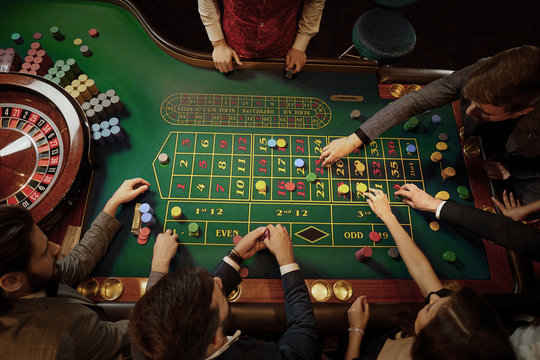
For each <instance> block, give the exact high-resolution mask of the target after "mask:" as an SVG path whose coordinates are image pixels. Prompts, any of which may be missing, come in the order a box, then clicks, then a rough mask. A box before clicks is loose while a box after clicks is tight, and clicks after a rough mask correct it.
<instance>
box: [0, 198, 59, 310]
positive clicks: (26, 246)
mask: <svg viewBox="0 0 540 360" xmlns="http://www.w3.org/2000/svg"><path fill="white" fill-rule="evenodd" d="M0 247H1V248H2V251H1V252H0V291H1V293H0V302H1V305H6V303H5V302H6V299H8V298H11V299H13V298H17V297H20V296H24V295H27V294H30V293H33V292H36V291H40V290H44V289H48V288H50V287H52V288H54V287H56V286H57V284H58V280H59V278H60V270H59V267H58V264H57V259H58V255H59V253H60V246H59V245H57V244H54V243H52V242H50V241H49V240H48V239H47V236H46V235H45V234H44V233H43V232H42V231H41V229H40V228H39V227H38V226H37V225H35V224H34V220H33V219H32V215H31V214H30V212H29V211H28V210H26V209H25V208H23V207H21V206H12V205H2V206H0ZM1 305H0V306H1Z"/></svg>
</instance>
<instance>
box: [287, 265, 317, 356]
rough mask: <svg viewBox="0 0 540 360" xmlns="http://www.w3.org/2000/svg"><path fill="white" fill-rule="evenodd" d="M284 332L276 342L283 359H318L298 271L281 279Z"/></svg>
mask: <svg viewBox="0 0 540 360" xmlns="http://www.w3.org/2000/svg"><path fill="white" fill-rule="evenodd" d="M282 281H283V291H284V293H285V311H286V313H287V331H285V333H284V334H283V335H282V336H281V338H280V339H279V342H278V347H279V351H280V353H281V355H282V358H283V359H306V360H307V359H316V358H320V349H319V346H318V342H317V329H316V327H315V316H314V315H313V306H312V304H311V299H310V297H309V293H308V290H307V287H306V283H305V282H304V278H303V277H302V273H301V272H300V270H295V271H291V272H289V273H287V274H285V275H283V279H282Z"/></svg>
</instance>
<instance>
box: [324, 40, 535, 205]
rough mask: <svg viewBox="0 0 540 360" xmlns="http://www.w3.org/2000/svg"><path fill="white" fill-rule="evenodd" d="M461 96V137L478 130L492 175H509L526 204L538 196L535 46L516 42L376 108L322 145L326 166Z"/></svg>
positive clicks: (470, 134)
mask: <svg viewBox="0 0 540 360" xmlns="http://www.w3.org/2000/svg"><path fill="white" fill-rule="evenodd" d="M458 99H459V100H460V106H461V113H462V114H461V115H462V118H463V124H464V128H465V133H464V138H465V139H468V138H469V137H470V136H472V135H480V136H482V138H483V146H484V148H485V149H486V150H487V152H488V153H489V154H492V155H493V156H495V157H497V159H494V160H489V161H485V162H484V169H485V170H486V173H487V175H488V177H489V178H491V179H509V178H511V179H512V182H513V186H514V189H515V191H516V195H517V196H518V197H519V198H520V199H521V201H522V203H524V204H527V203H530V202H533V201H536V200H538V199H540V48H538V47H536V46H528V45H524V46H520V47H516V48H512V49H508V50H506V51H503V52H500V53H498V54H496V55H494V56H493V57H491V58H487V59H481V60H479V61H478V62H476V63H475V64H473V65H471V66H468V67H466V68H464V69H462V70H459V71H456V72H454V73H452V74H450V75H448V76H445V77H443V78H441V79H439V80H436V81H434V82H432V83H430V84H428V85H427V86H425V87H423V88H422V89H420V90H418V91H413V92H412V93H410V94H407V95H405V96H403V97H402V98H400V99H397V100H395V101H393V102H392V103H390V104H389V105H387V106H385V107H384V108H383V109H381V110H379V111H378V112H377V113H375V114H374V115H373V116H372V117H371V118H369V119H368V120H367V121H366V122H365V123H363V124H362V125H361V126H360V128H358V129H357V130H356V131H355V132H354V133H352V134H351V135H349V136H347V137H343V138H340V139H336V140H333V141H332V142H331V143H330V144H328V145H327V146H325V147H324V148H323V151H322V154H321V156H320V159H321V160H324V161H323V163H322V165H323V166H329V165H331V164H332V163H334V162H335V161H337V160H339V159H340V158H342V157H344V156H346V155H348V154H350V153H351V152H352V151H353V150H354V149H356V148H358V147H360V146H362V145H363V144H369V143H370V142H371V141H373V140H375V139H376V138H377V137H378V136H380V135H381V134H382V133H384V132H385V131H387V130H388V129H390V128H391V127H393V126H395V125H397V124H399V123H402V122H404V121H405V120H407V119H408V118H410V117H411V116H413V115H416V114H420V113H422V112H425V111H427V110H430V109H433V108H436V107H439V106H442V105H445V104H448V103H450V102H453V101H454V100H458Z"/></svg>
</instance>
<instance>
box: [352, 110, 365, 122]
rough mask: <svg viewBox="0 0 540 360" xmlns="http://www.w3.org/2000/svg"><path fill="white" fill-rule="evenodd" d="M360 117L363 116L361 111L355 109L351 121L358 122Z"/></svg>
mask: <svg viewBox="0 0 540 360" xmlns="http://www.w3.org/2000/svg"><path fill="white" fill-rule="evenodd" d="M360 116H362V113H361V112H360V110H358V109H354V110H353V111H351V119H353V120H358V119H360Z"/></svg>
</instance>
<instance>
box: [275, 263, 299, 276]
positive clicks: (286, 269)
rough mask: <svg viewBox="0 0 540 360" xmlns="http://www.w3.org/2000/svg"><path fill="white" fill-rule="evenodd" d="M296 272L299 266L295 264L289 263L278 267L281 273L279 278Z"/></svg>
mask: <svg viewBox="0 0 540 360" xmlns="http://www.w3.org/2000/svg"><path fill="white" fill-rule="evenodd" d="M296 270H300V266H298V264H297V263H290V264H287V265H283V266H280V267H279V272H280V273H281V276H283V275H285V274H288V273H290V272H291V271H296Z"/></svg>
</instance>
